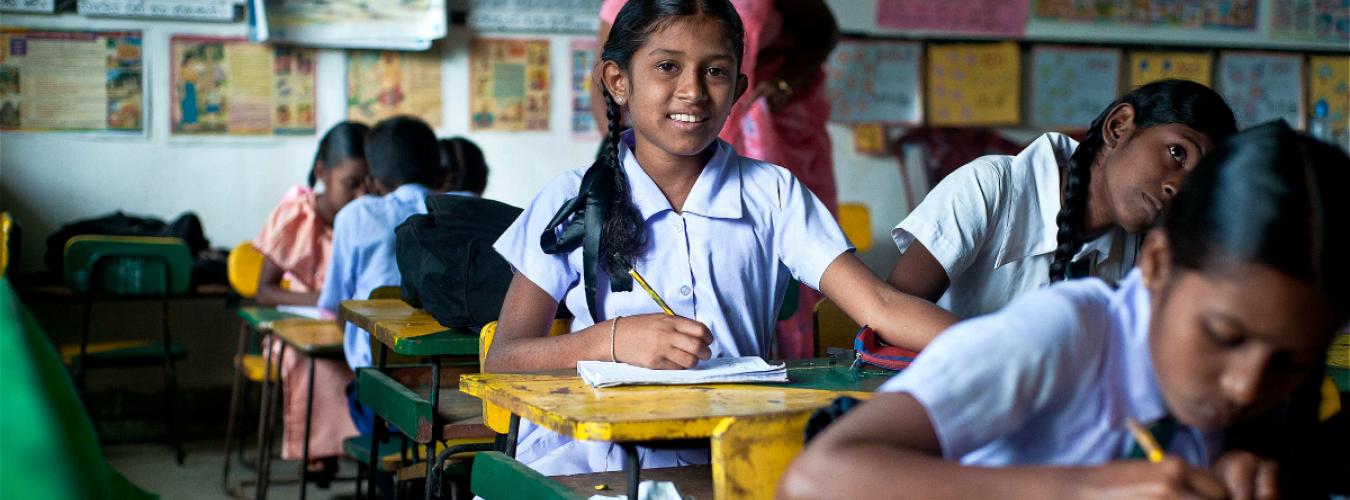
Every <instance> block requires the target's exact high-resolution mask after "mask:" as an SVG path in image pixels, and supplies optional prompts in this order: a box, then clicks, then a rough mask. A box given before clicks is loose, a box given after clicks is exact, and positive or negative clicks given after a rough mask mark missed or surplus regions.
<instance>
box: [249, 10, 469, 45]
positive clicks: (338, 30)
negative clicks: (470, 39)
mask: <svg viewBox="0 0 1350 500" xmlns="http://www.w3.org/2000/svg"><path fill="white" fill-rule="evenodd" d="M248 5H249V11H248V30H249V39H250V40H253V41H255V42H263V41H269V42H274V43H277V42H279V43H288V44H294V45H307V46H314V47H336V48H361V49H398V50H426V49H428V48H430V47H431V42H433V41H435V40H438V39H441V38H444V37H445V33H446V22H447V21H448V17H449V16H447V15H446V8H445V0H249V2H248Z"/></svg>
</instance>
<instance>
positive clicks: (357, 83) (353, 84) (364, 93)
mask: <svg viewBox="0 0 1350 500" xmlns="http://www.w3.org/2000/svg"><path fill="white" fill-rule="evenodd" d="M395 115H412V116H416V117H418V118H421V119H422V121H425V122H427V124H428V125H431V127H432V128H437V127H440V126H441V54H440V52H437V51H429V52H396V51H392V50H384V51H374V50H353V51H349V52H347V119H348V120H355V121H359V122H365V123H367V124H374V123H375V122H378V121H380V120H383V119H385V118H389V117H391V116H395Z"/></svg>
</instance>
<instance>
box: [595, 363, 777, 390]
mask: <svg viewBox="0 0 1350 500" xmlns="http://www.w3.org/2000/svg"><path fill="white" fill-rule="evenodd" d="M577 374H578V375H581V379H582V380H585V381H586V383H587V384H590V385H591V386H592V387H613V386H616V385H680V384H732V383H745V382H787V381H788V376H787V365H786V364H783V363H779V364H777V365H770V364H769V363H767V362H765V361H764V359H763V358H760V357H759V356H746V357H740V358H718V359H712V360H708V361H704V362H701V363H699V365H698V366H697V367H694V368H691V369H688V370H652V369H650V368H642V367H638V366H633V365H630V364H628V363H611V362H609V361H579V362H577Z"/></svg>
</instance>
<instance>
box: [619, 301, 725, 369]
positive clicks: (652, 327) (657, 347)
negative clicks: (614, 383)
mask: <svg viewBox="0 0 1350 500" xmlns="http://www.w3.org/2000/svg"><path fill="white" fill-rule="evenodd" d="M711 343H712V332H711V331H709V330H708V327H707V326H706V325H704V324H703V323H699V322H697V321H694V320H692V319H689V318H684V317H680V316H669V315H665V314H642V315H638V316H625V317H623V318H622V319H620V320H619V329H618V331H617V332H616V335H615V339H614V349H615V357H616V358H618V360H619V361H622V362H624V363H628V364H630V365H637V366H641V367H644V368H655V369H658V370H680V369H684V368H693V367H694V365H697V364H698V362H699V361H700V360H704V359H708V358H710V357H712V349H711V348H709V347H708V345H709V344H711Z"/></svg>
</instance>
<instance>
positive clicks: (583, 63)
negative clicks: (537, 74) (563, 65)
mask: <svg viewBox="0 0 1350 500" xmlns="http://www.w3.org/2000/svg"><path fill="white" fill-rule="evenodd" d="M567 48H568V54H570V60H571V63H572V85H571V88H572V137H573V138H576V139H595V138H598V137H600V131H599V130H598V129H596V124H595V115H592V114H591V89H592V85H593V82H592V81H591V70H592V69H593V68H594V67H595V49H596V39H595V38H591V37H587V38H573V39H572V40H571V41H570V42H568V46H567Z"/></svg>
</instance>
